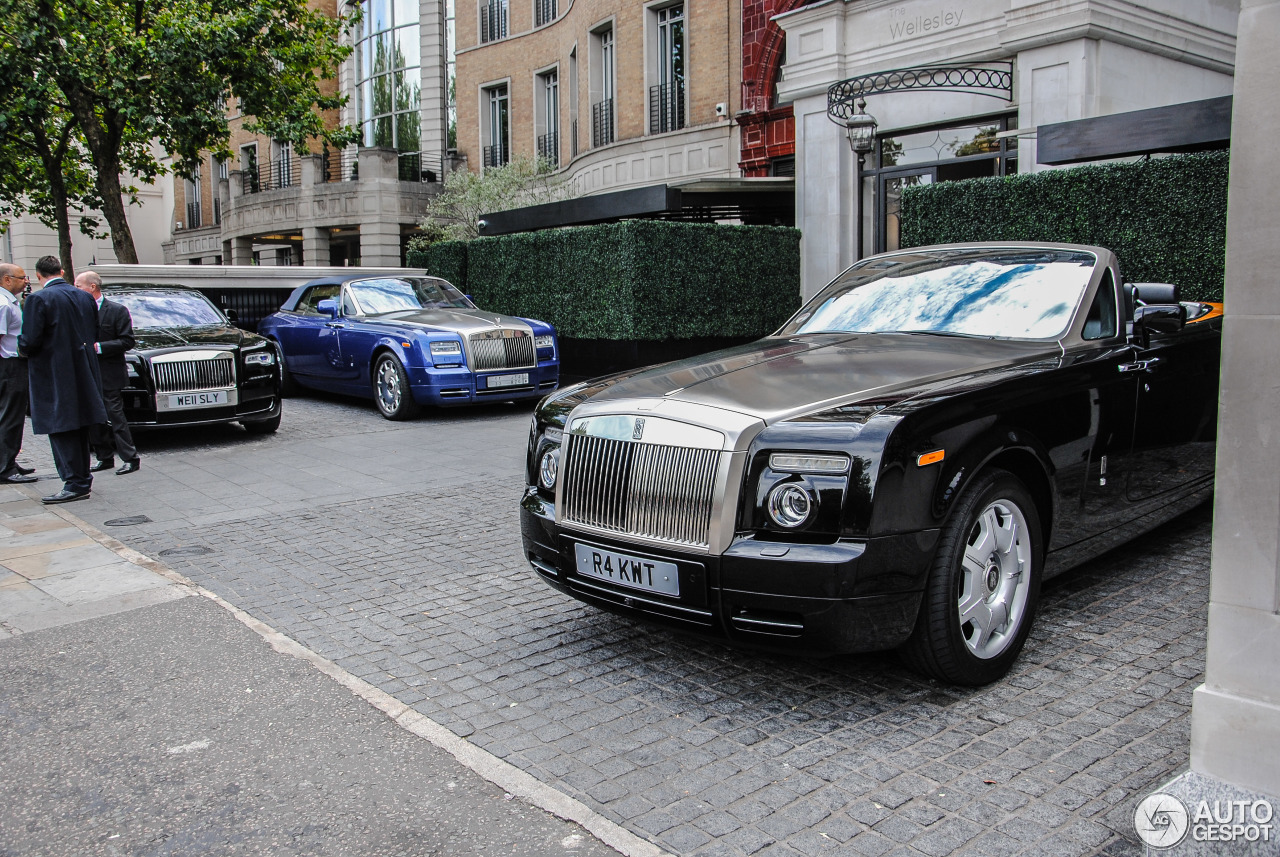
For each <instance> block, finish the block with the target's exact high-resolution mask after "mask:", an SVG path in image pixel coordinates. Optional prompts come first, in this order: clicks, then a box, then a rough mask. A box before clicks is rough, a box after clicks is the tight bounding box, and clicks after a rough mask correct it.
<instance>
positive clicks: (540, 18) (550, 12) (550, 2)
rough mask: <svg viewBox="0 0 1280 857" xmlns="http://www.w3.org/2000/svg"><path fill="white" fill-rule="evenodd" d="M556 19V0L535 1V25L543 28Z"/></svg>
mask: <svg viewBox="0 0 1280 857" xmlns="http://www.w3.org/2000/svg"><path fill="white" fill-rule="evenodd" d="M555 19H556V0H533V25H534V26H535V27H541V26H544V25H546V24H550V23H551V22H552V21H554V20H555Z"/></svg>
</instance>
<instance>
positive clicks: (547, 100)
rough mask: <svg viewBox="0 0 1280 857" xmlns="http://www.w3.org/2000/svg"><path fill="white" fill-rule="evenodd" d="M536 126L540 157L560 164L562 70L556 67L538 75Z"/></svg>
mask: <svg viewBox="0 0 1280 857" xmlns="http://www.w3.org/2000/svg"><path fill="white" fill-rule="evenodd" d="M534 90H535V94H536V95H537V99H538V101H537V104H536V105H535V107H536V115H535V116H534V126H535V128H536V133H537V138H538V139H537V144H538V157H539V158H542V159H545V160H547V161H549V162H551V164H552V165H554V166H559V164H560V72H559V71H558V70H556V69H552V70H551V71H547V72H543V73H542V74H540V75H538V76H537V83H536V84H535V87H534Z"/></svg>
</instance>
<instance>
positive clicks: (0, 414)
mask: <svg viewBox="0 0 1280 857" xmlns="http://www.w3.org/2000/svg"><path fill="white" fill-rule="evenodd" d="M27 404H28V401H27V358H25V357H5V358H0V476H3V475H5V474H7V473H9V472H10V471H11V470H13V468H14V467H16V466H17V464H18V450H20V449H21V448H22V427H23V425H24V424H25V423H26V419H27Z"/></svg>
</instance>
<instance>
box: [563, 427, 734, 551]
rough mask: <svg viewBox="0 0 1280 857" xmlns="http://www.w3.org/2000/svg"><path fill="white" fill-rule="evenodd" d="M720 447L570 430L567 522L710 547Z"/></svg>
mask: <svg viewBox="0 0 1280 857" xmlns="http://www.w3.org/2000/svg"><path fill="white" fill-rule="evenodd" d="M719 464H720V452H719V451H718V450H714V449H688V448H685V447H680V446H661V445H658V444H649V443H636V442H632V441H622V440H610V439H607V438H601V437H591V436H588V435H571V434H566V435H565V450H564V464H563V471H564V476H563V480H564V481H563V482H562V484H561V490H562V491H563V492H564V493H563V497H562V510H563V515H564V519H565V521H567V522H571V523H577V524H584V525H586V526H591V527H597V528H599V529H602V530H608V531H610V532H615V533H625V534H628V535H635V536H645V537H648V538H651V539H659V540H661V541H666V542H673V543H675V544H682V545H692V546H697V547H706V546H707V545H708V543H709V537H710V530H711V500H712V496H713V494H714V493H715V482H716V472H717V470H718V469H719Z"/></svg>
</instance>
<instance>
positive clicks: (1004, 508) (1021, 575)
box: [903, 470, 1043, 685]
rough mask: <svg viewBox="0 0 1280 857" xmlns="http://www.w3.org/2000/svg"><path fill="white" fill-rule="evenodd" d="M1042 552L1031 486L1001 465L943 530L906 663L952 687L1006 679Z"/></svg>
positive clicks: (1029, 615)
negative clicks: (1027, 487)
mask: <svg viewBox="0 0 1280 857" xmlns="http://www.w3.org/2000/svg"><path fill="white" fill-rule="evenodd" d="M1042 554H1043V551H1042V547H1041V531H1040V517H1039V515H1038V514H1037V512H1036V507H1035V503H1034V502H1032V500H1031V495H1030V494H1029V493H1028V492H1027V489H1026V487H1025V486H1024V485H1023V484H1022V482H1020V481H1019V480H1018V479H1017V478H1016V477H1014V476H1013V475H1012V474H1010V473H1008V472H1006V471H1003V470H990V471H988V472H986V473H984V474H982V475H980V476H979V477H978V478H977V480H976V481H975V483H974V484H973V485H972V486H970V488H969V490H968V491H966V492H965V494H964V496H963V497H961V498H960V503H959V506H957V508H956V509H955V511H954V513H953V514H952V516H951V519H950V520H949V521H948V522H947V525H946V526H945V527H944V528H943V530H942V536H941V538H940V539H939V541H938V552H937V554H936V556H935V557H934V564H933V569H932V571H931V572H930V575H929V581H928V584H927V586H926V588H925V592H924V599H923V601H922V603H921V605H920V616H919V618H918V619H917V620H916V627H915V631H914V632H913V633H912V636H911V639H910V640H908V641H907V643H906V645H905V646H904V647H903V655H904V656H905V658H906V659H907V661H908V662H910V663H911V664H912V666H914V667H916V668H917V669H919V670H921V671H922V672H926V673H929V674H930V675H933V676H936V677H937V678H940V679H942V680H943V681H947V682H951V683H953V684H963V685H981V684H987V683H989V682H993V681H996V680H997V679H999V678H1001V677H1003V676H1004V675H1005V674H1006V673H1007V672H1008V671H1009V668H1010V667H1012V666H1013V662H1014V661H1015V660H1016V659H1017V657H1018V653H1019V652H1021V651H1022V645H1023V643H1025V642H1026V640H1027V634H1028V633H1030V631H1031V622H1032V619H1033V618H1034V617H1035V612H1036V600H1037V598H1038V597H1039V594H1040V566H1041V563H1042Z"/></svg>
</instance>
